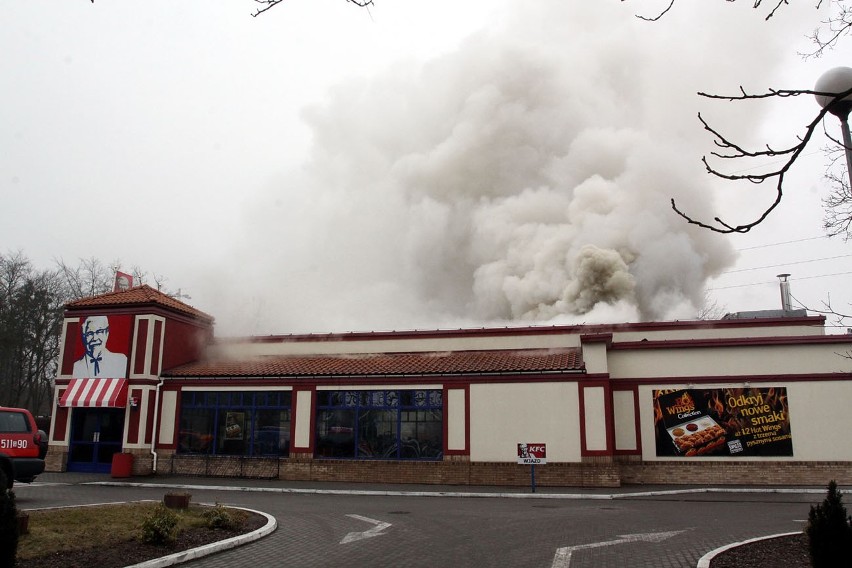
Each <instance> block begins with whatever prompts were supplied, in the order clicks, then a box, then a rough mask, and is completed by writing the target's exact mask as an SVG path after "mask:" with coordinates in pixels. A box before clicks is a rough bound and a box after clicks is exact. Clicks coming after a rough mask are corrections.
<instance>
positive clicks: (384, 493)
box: [80, 481, 825, 500]
mask: <svg viewBox="0 0 852 568" xmlns="http://www.w3.org/2000/svg"><path fill="white" fill-rule="evenodd" d="M80 485H100V486H111V487H156V488H161V489H168V488H171V489H186V490H191V491H237V492H247V493H289V494H301V495H360V496H368V497H390V496H393V497H401V496H404V497H462V498H477V497H478V498H499V499H572V500H583V499H589V500H614V499H632V498H637V497H663V496H668V495H694V494H725V493H728V494H743V493H753V494H760V493H764V494H811V493H813V494H824V493H825V489H811V488H804V487H803V488H800V489H789V488H757V487H756V488H745V489H744V488H721V487H705V488H698V489H695V488H693V489H669V490H654V491H634V492H630V493H520V492H511V493H509V492H500V491H496V492H487V491H403V490H369V489H311V488H305V489H299V488H292V487H248V486H234V485H199V484H191V483H136V482H127V481H88V482H83V483H80Z"/></svg>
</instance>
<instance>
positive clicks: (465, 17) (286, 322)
mask: <svg viewBox="0 0 852 568" xmlns="http://www.w3.org/2000/svg"><path fill="white" fill-rule="evenodd" d="M666 4H667V2H657V1H655V0H631V1H630V2H620V1H618V0H595V1H594V2H589V1H588V0H541V1H538V2H535V3H524V4H523V5H520V4H519V3H517V2H508V1H499V0H466V1H465V2H453V1H450V0H430V1H429V2H416V3H415V2H377V5H375V6H374V7H372V8H370V9H369V10H365V9H361V8H357V7H356V6H354V5H353V4H349V3H346V2H344V0H286V1H285V2H282V3H281V4H280V5H278V6H277V7H275V8H274V9H272V10H270V11H269V12H267V13H266V14H264V15H262V16H260V17H258V18H252V17H251V15H250V14H251V13H252V12H253V10H254V9H255V8H254V4H253V2H251V1H250V0H230V1H229V2H209V1H203V0H185V1H182V2H171V1H169V2H167V1H161V0H122V1H121V2H116V1H108V0H97V1H96V2H95V3H94V4H92V3H91V2H88V1H87V0H61V1H60V0H45V1H42V2H32V1H25V0H9V1H6V2H3V3H2V4H0V53H2V54H3V56H2V57H1V58H0V77H2V82H3V89H2V94H0V97H1V98H0V100H2V105H0V124H2V125H3V127H2V128H0V192H2V195H3V200H2V203H3V205H2V207H0V250H2V251H3V252H6V253H8V252H14V251H18V250H21V251H22V252H23V253H24V254H25V255H26V256H27V257H29V258H30V259H31V260H32V261H33V262H34V264H35V265H36V266H37V267H39V268H47V267H50V266H51V265H52V262H53V260H54V259H60V258H61V259H63V260H64V261H66V262H68V263H71V264H76V263H77V262H78V261H79V259H81V258H90V257H95V258H98V259H101V260H102V261H104V262H111V261H112V260H114V259H120V260H121V261H122V263H123V267H124V268H125V269H127V270H129V269H130V268H131V267H132V266H134V265H137V266H140V267H142V268H143V269H145V270H147V271H149V272H153V273H156V274H161V275H164V276H166V277H167V279H168V280H167V282H166V286H167V287H168V288H169V289H172V290H175V289H180V290H181V291H182V292H184V293H186V294H188V295H189V296H190V297H191V299H189V300H187V302H188V303H190V304H192V305H193V306H195V307H197V308H199V309H201V310H203V311H206V312H207V313H210V314H211V315H213V316H214V317H216V319H217V333H218V334H219V335H234V334H246V333H260V334H272V333H274V334H278V333H301V332H326V331H329V332H341V331H352V330H386V329H413V328H447V327H468V326H480V325H486V326H487V325H513V324H519V323H520V324H530V323H535V324H552V323H574V322H613V323H617V322H623V321H637V320H640V319H652V320H659V319H686V318H691V317H693V316H694V315H695V314H696V313H697V310H698V307H699V305H700V304H701V301H702V299H703V298H704V294H705V290H709V297H710V298H711V300H713V301H716V302H717V304H718V305H719V307H720V308H721V309H722V310H724V311H728V312H733V311H744V310H759V309H777V308H779V307H780V296H779V292H778V284H777V279H776V278H775V275H776V274H778V273H781V272H789V273H792V275H793V277H792V289H793V294H794V296H795V297H796V298H798V299H800V300H801V301H802V302H804V303H806V304H808V305H810V306H814V307H816V306H819V305H820V303H821V302H822V301H825V300H827V299H828V298H829V297H830V298H831V301H832V303H833V304H834V305H835V306H836V307H840V308H848V307H849V303H850V302H852V292H850V287H849V286H848V282H849V278H850V273H852V259H850V258H849V256H850V255H852V248H850V246H852V245H848V244H846V243H844V242H843V241H842V240H828V239H825V238H820V237H821V236H822V234H823V231H822V229H821V219H822V210H821V206H820V199H821V198H822V197H824V196H825V195H826V194H827V191H828V185H827V182H825V180H823V177H822V176H823V173H824V158H823V156H822V155H821V153H820V147H821V146H822V145H823V144H824V143H825V142H824V141H822V140H816V141H814V142H813V143H812V145H811V148H810V150H809V152H808V154H807V155H806V156H805V158H804V159H802V161H801V164H798V165H797V167H796V168H795V169H794V171H793V172H792V174H791V175H790V177H789V180H788V182H787V184H786V187H787V196H786V197H785V199H784V201H783V203H782V205H781V206H780V207H779V208H778V210H777V211H776V212H775V213H773V214H772V215H771V216H770V218H769V220H768V221H767V222H766V223H764V224H763V225H761V226H759V227H757V228H755V229H754V230H753V231H752V232H751V233H749V234H748V235H732V236H730V235H729V236H722V235H716V234H711V233H709V232H707V231H704V230H700V229H696V228H694V227H690V226H688V225H687V224H686V223H684V222H683V221H682V220H680V219H679V218H677V217H676V216H675V215H674V213H673V212H672V211H671V210H670V208H669V199H671V198H672V197H674V198H675V199H676V200H677V201H678V203H679V204H680V205H681V207H682V208H684V209H686V210H687V211H688V212H689V213H693V214H695V215H696V216H700V217H703V218H705V219H708V220H709V219H712V217H714V216H717V215H719V216H721V217H722V218H723V219H725V220H726V221H729V222H731V223H742V222H748V221H750V220H751V219H752V215H754V214H757V213H759V212H760V211H761V210H762V209H763V208H764V207H766V206H767V205H768V204H769V203H771V201H772V199H773V197H774V195H773V187H772V186H770V185H767V186H766V187H760V186H757V187H756V186H751V185H749V186H747V187H742V186H737V185H732V184H729V183H727V182H722V181H719V180H715V179H713V178H712V177H710V176H708V175H707V174H706V173H705V172H704V170H703V166H702V164H701V162H700V158H701V156H702V155H703V154H705V153H707V152H709V151H712V149H713V146H712V140H711V139H710V137H709V136H708V135H707V133H705V132H704V131H703V130H702V128H701V125H700V123H699V122H698V120H697V118H696V115H697V113H698V112H699V111H701V112H702V115H703V116H705V117H706V118H708V120H710V121H711V122H713V124H714V125H715V126H718V127H719V128H720V129H721V130H722V131H724V132H726V133H730V134H731V136H732V137H734V138H736V139H737V140H738V141H742V142H743V143H749V144H753V145H755V146H761V145H763V144H765V143H771V144H772V145H773V146H782V145H784V144H790V143H792V142H794V141H795V136H796V135H798V134H800V133H801V132H802V130H803V126H804V125H805V124H807V123H808V122H809V121H810V120H811V118H812V117H813V116H814V114H815V113H816V111H817V110H818V108H817V106H816V103H815V102H814V101H813V100H812V98H810V97H802V98H799V99H795V100H785V101H782V102H777V103H773V102H764V103H747V104H745V103H738V104H731V103H721V102H714V101H708V100H706V99H701V98H699V97H698V96H696V92H697V91H706V92H715V93H722V94H727V93H735V92H737V91H738V89H739V87H740V85H742V86H743V87H745V88H746V89H748V90H749V91H754V92H760V91H764V90H766V89H768V88H804V89H809V88H812V87H813V84H814V82H815V81H816V79H817V78H818V77H819V76H820V75H821V74H822V73H823V72H824V71H826V70H827V69H830V68H832V67H836V66H838V65H849V58H848V55H849V53H850V51H849V46H848V45H845V44H841V47H840V49H838V50H836V51H835V52H832V53H829V54H828V55H827V56H825V57H823V58H822V59H809V60H803V59H802V58H801V57H799V56H798V55H797V52H801V51H806V50H808V49H809V45H808V43H807V41H806V40H805V39H804V36H805V34H807V33H808V32H810V31H811V30H812V29H813V28H814V27H815V26H816V25H818V23H819V21H820V20H821V19H824V18H825V17H826V15H827V12H826V11H825V10H822V12H819V11H817V10H816V9H815V8H814V7H813V5H812V4H813V3H810V2H802V3H799V4H800V5H799V6H789V7H784V8H782V9H781V10H780V11H779V13H778V14H777V15H776V17H774V18H772V19H771V20H770V21H769V22H766V21H764V19H763V18H764V17H765V15H766V13H765V12H762V11H760V10H754V9H752V8H751V6H752V3H751V2H745V1H743V2H736V3H729V2H724V1H722V0H718V1H717V2H709V1H708V2H702V3H700V4H701V5H700V6H695V5H693V4H695V3H693V2H687V1H685V0H684V1H682V2H680V3H679V4H677V5H676V6H675V9H673V10H672V12H671V13H669V14H668V15H667V16H666V17H665V18H663V19H662V20H661V21H659V22H656V23H648V22H643V21H641V20H639V19H637V18H635V17H634V14H636V13H638V12H641V13H652V12H653V9H654V8H655V7H661V6H664V5H666ZM847 41H849V40H847ZM844 56H846V57H845V58H844ZM828 126H829V128H831V129H833V130H834V132H835V134H836V135H838V136H839V134H837V132H838V128H837V125H836V124H834V123H829V124H828ZM721 167H726V165H724V164H723V165H721ZM751 167H754V165H753V164H742V165H739V164H735V165H733V166H731V170H732V171H744V170H746V169H748V168H751ZM832 274H837V275H838V276H829V275H832Z"/></svg>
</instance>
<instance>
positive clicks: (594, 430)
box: [582, 387, 607, 452]
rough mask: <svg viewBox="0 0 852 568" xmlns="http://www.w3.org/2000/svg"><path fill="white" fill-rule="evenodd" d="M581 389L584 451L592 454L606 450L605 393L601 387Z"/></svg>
mask: <svg viewBox="0 0 852 568" xmlns="http://www.w3.org/2000/svg"><path fill="white" fill-rule="evenodd" d="M582 388H583V406H584V407H585V408H584V412H583V420H584V421H585V429H586V449H587V450H591V451H593V452H597V451H603V450H606V449H607V447H606V400H605V396H606V391H605V390H604V388H603V387H582Z"/></svg>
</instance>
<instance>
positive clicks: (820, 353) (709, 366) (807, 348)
mask: <svg viewBox="0 0 852 568" xmlns="http://www.w3.org/2000/svg"><path fill="white" fill-rule="evenodd" d="M845 347H846V346H845V345H842V344H840V345H833V344H827V345H777V346H766V345H763V346H740V347H696V348H691V347H690V348H671V349H665V348H660V349H631V350H623V351H610V353H609V371H610V377H611V378H613V379H618V378H655V377H700V376H711V377H718V376H724V375H733V376H739V377H747V376H748V375H786V374H805V373H844V372H845V373H848V372H850V371H852V360H850V359H847V358H845V357H842V356H841V355H839V353H842V352H843V351H844V350H845Z"/></svg>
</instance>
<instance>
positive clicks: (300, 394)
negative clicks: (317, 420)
mask: <svg viewBox="0 0 852 568" xmlns="http://www.w3.org/2000/svg"><path fill="white" fill-rule="evenodd" d="M312 396H313V395H312V394H311V392H310V391H297V392H296V417H295V418H296V420H295V423H296V426H295V428H296V431H295V432H294V433H293V449H295V448H307V447H308V446H310V445H311V416H312V415H313V413H314V409H313V405H312V404H311V398H312Z"/></svg>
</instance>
